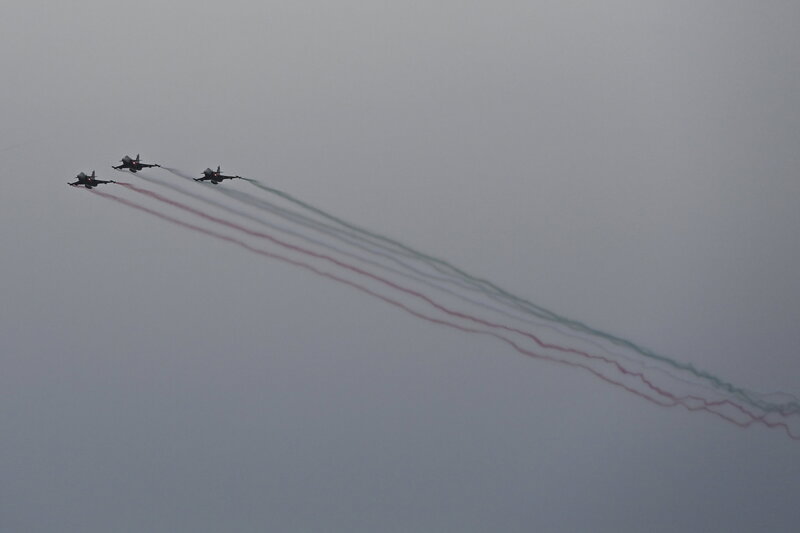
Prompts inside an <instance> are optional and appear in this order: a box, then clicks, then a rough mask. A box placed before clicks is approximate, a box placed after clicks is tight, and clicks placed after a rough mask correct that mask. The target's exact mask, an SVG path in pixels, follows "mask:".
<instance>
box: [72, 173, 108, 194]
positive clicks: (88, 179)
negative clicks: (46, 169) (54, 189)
mask: <svg viewBox="0 0 800 533" xmlns="http://www.w3.org/2000/svg"><path fill="white" fill-rule="evenodd" d="M75 179H77V180H78V181H75V182H72V183H70V184H69V185H72V186H73V187H78V186H80V185H83V186H84V187H86V188H87V189H91V188H92V187H97V186H98V185H100V184H101V183H116V182H115V181H113V180H110V181H106V180H99V179H97V177H95V173H94V170H92V175H91V176H87V175H86V173H85V172H81V173H80V174H78V175H77V176H75Z"/></svg>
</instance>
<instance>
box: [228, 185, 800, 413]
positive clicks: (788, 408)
mask: <svg viewBox="0 0 800 533" xmlns="http://www.w3.org/2000/svg"><path fill="white" fill-rule="evenodd" d="M242 179H244V180H245V181H247V182H249V183H251V184H252V185H254V186H255V187H258V188H260V189H262V190H264V191H267V192H269V193H271V194H274V195H276V196H279V197H281V198H283V199H285V200H287V201H289V202H292V203H294V204H295V205H298V206H300V207H303V208H304V209H307V210H309V211H311V212H313V213H316V214H318V215H320V216H323V217H325V218H327V219H328V220H331V221H333V222H335V223H337V224H340V225H342V226H344V227H347V228H349V229H352V230H354V231H358V232H360V233H362V234H364V235H368V236H370V237H373V238H376V239H379V240H381V241H384V242H387V243H390V244H392V245H394V246H397V247H398V248H400V249H402V250H404V251H406V252H408V253H410V254H412V255H413V256H415V257H417V258H419V259H420V260H423V261H425V262H428V263H429V264H432V265H433V266H436V265H438V266H440V267H443V268H445V269H446V270H448V271H450V272H452V273H454V274H456V275H458V276H460V277H461V278H462V279H464V280H466V281H468V282H470V283H472V284H474V285H475V286H476V287H479V286H482V287H486V288H489V289H491V290H492V291H493V292H494V293H496V294H498V295H500V296H503V297H504V298H507V299H509V300H511V301H513V302H516V303H517V304H520V305H522V306H523V307H524V308H525V309H527V310H529V312H532V313H535V314H536V315H537V316H540V317H542V318H545V319H549V320H554V321H557V322H559V323H562V324H564V325H566V326H568V327H570V328H573V329H575V330H577V331H580V332H583V333H587V334H590V335H594V336H597V337H601V338H604V339H606V340H608V341H609V342H612V343H613V344H616V345H618V346H622V347H625V348H628V349H631V350H633V351H635V352H637V353H639V354H641V355H643V356H645V357H647V358H651V359H654V360H656V361H658V362H661V363H664V364H667V365H668V366H671V367H673V368H675V369H678V370H682V371H687V372H690V373H691V374H693V375H694V376H696V377H698V378H700V379H704V380H706V381H708V382H709V383H710V384H711V385H712V386H714V387H715V388H717V389H720V390H724V391H726V392H728V393H729V394H733V395H734V396H736V397H737V398H739V399H740V400H742V401H744V402H746V403H748V404H750V405H752V406H754V407H757V408H759V409H761V410H764V411H768V412H777V413H780V414H782V415H791V414H798V413H800V403H799V402H798V400H797V398H796V397H794V396H793V395H789V396H791V397H792V398H793V401H790V402H786V403H783V404H775V403H771V402H767V401H765V400H764V399H763V397H761V396H762V395H760V394H759V393H757V392H755V391H750V390H747V389H745V388H743V387H739V386H736V385H734V384H732V383H730V382H728V381H726V380H723V379H722V378H719V377H717V376H714V375H713V374H711V373H709V372H707V371H704V370H700V369H697V368H696V367H695V366H694V365H692V364H691V363H683V362H680V361H677V360H675V359H671V358H669V357H666V356H664V355H660V354H657V353H655V352H653V351H651V350H649V349H647V348H644V347H642V346H639V345H638V344H636V343H635V342H633V341H631V340H628V339H624V338H622V337H619V336H617V335H614V334H611V333H606V332H603V331H600V330H597V329H594V328H592V327H590V326H588V325H586V324H584V323H582V322H579V321H577V320H573V319H570V318H567V317H564V316H561V315H559V314H557V313H555V312H553V311H550V310H548V309H545V308H543V307H541V306H538V305H536V304H534V303H532V302H530V301H528V300H526V299H524V298H521V297H518V296H516V295H514V294H512V293H510V292H507V291H506V290H504V289H502V288H500V287H498V286H497V285H495V284H494V283H492V282H491V281H489V280H486V279H482V278H478V277H475V276H472V275H471V274H469V273H467V272H465V271H463V270H461V269H459V268H458V267H456V266H454V265H452V264H450V263H448V262H447V261H444V260H442V259H439V258H436V257H433V256H430V255H428V254H425V253H422V252H419V251H417V250H414V249H412V248H410V247H409V246H406V245H405V244H403V243H401V242H398V241H395V240H393V239H391V238H389V237H385V236H383V235H380V234H377V233H374V232H371V231H369V230H366V229H364V228H361V227H359V226H356V225H354V224H351V223H349V222H347V221H345V220H343V219H341V218H338V217H336V216H334V215H331V214H329V213H327V212H325V211H323V210H322V209H319V208H317V207H314V206H312V205H310V204H307V203H305V202H303V201H301V200H299V199H297V198H295V197H293V196H291V195H290V194H288V193H285V192H283V191H280V190H278V189H275V188H272V187H268V186H266V185H264V184H262V183H260V182H259V181H257V180H254V179H249V178H242Z"/></svg>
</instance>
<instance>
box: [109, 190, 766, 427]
mask: <svg viewBox="0 0 800 533" xmlns="http://www.w3.org/2000/svg"><path fill="white" fill-rule="evenodd" d="M125 186H126V187H127V188H129V189H131V190H134V191H136V192H139V193H141V194H143V195H145V196H148V197H151V198H154V199H157V200H159V201H161V202H163V203H166V204H168V205H172V206H175V207H178V208H180V209H183V210H185V211H187V212H190V213H192V214H194V215H196V216H199V217H201V218H204V219H206V220H210V221H213V222H216V223H218V224H220V225H223V226H226V227H229V228H232V229H237V230H239V231H241V232H243V233H245V234H248V235H251V236H255V237H260V238H264V239H267V240H269V241H270V242H272V243H274V244H278V245H279V246H282V247H284V248H287V249H290V250H292V251H296V252H300V253H303V254H305V255H309V256H311V257H314V258H317V259H322V260H325V261H328V262H331V263H333V264H335V265H337V266H339V267H341V268H344V269H347V270H350V271H352V272H355V273H357V274H359V275H361V276H364V277H367V278H369V279H372V280H374V281H377V282H379V283H381V284H384V285H386V286H388V287H390V288H393V289H395V290H398V291H400V292H403V293H405V294H408V295H410V296H413V297H415V298H418V299H421V300H423V301H425V302H426V303H427V304H429V305H431V306H432V307H434V308H435V309H437V310H439V311H441V312H443V313H445V314H447V315H449V316H451V317H454V318H460V319H462V320H466V321H469V322H472V323H475V324H479V325H481V326H484V327H489V328H492V329H499V330H502V331H506V332H509V333H516V334H518V335H521V336H523V337H526V338H528V339H530V340H532V341H533V342H535V343H536V344H537V345H538V346H540V347H541V348H545V349H550V350H553V351H558V352H561V353H567V354H573V355H579V356H581V357H584V358H587V359H590V360H595V361H600V362H603V363H605V364H607V365H610V366H612V367H614V368H615V369H616V370H617V371H618V372H619V373H621V374H623V375H624V376H629V377H631V378H635V379H636V380H638V381H639V382H641V383H642V384H644V385H645V386H646V387H648V388H649V389H650V390H652V391H654V392H656V393H658V394H660V395H662V396H664V397H665V398H669V399H670V400H671V401H673V402H678V403H681V404H682V405H684V406H685V407H687V408H688V405H687V404H686V403H685V400H695V401H697V402H700V403H701V404H702V406H704V407H698V408H705V409H706V410H708V411H709V412H713V413H715V414H717V415H718V416H723V418H726V419H727V418H728V417H725V416H724V415H722V414H721V413H719V412H717V411H713V410H711V409H709V407H710V406H729V407H731V408H733V409H735V410H737V411H739V412H740V413H742V414H743V415H745V416H747V417H748V418H749V419H751V420H759V421H761V422H764V423H766V421H765V420H764V416H758V415H755V414H754V413H752V412H750V411H748V410H746V409H745V408H743V407H742V406H740V405H738V404H736V403H734V402H732V401H730V400H727V399H725V400H719V401H712V402H709V401H708V400H706V399H704V398H700V397H698V396H695V395H687V396H684V397H681V398H678V397H677V396H675V395H673V394H672V393H669V392H668V391H667V390H665V389H664V388H662V387H659V386H657V385H656V384H655V383H654V382H653V381H651V380H650V379H648V378H647V377H646V376H645V375H644V374H642V373H641V372H634V371H631V370H628V369H626V368H625V367H623V366H622V365H621V364H620V363H619V362H617V361H614V360H612V359H609V358H607V357H604V356H598V355H593V354H589V353H587V352H584V351H581V350H576V349H573V348H565V347H562V346H559V345H556V344H552V343H546V342H544V341H542V340H541V339H540V338H539V337H537V336H536V335H533V334H531V333H529V332H526V331H523V330H520V329H518V328H513V327H508V326H505V325H502V324H497V323H494V322H491V321H488V320H484V319H480V318H477V317H473V316H471V315H468V314H466V313H462V312H458V311H454V310H452V309H449V308H447V307H445V306H443V305H441V304H439V303H437V302H436V301H434V300H433V299H431V298H429V297H427V296H425V295H424V294H422V293H420V292H418V291H414V290H411V289H408V288H405V287H402V286H400V285H398V284H396V283H394V282H392V281H389V280H386V279H384V278H381V277H379V276H376V275H374V274H372V273H370V272H367V271H365V270H363V269H360V268H358V267H354V266H352V265H348V264H346V263H343V262H341V261H339V260H337V259H335V258H332V257H330V256H326V255H324V254H319V253H316V252H313V251H310V250H306V249H303V248H301V247H298V246H295V245H292V244H290V243H286V242H283V241H281V240H279V239H276V238H275V237H272V236H271V235H267V234H265V233H260V232H256V231H253V230H250V229H248V228H245V227H243V226H240V225H238V224H235V223H232V222H229V221H226V220H223V219H220V218H218V217H214V216H211V215H208V214H206V213H203V212H202V211H199V210H197V209H194V208H192V207H189V206H186V205H184V204H182V203H180V202H177V201H175V200H171V199H168V198H165V197H163V196H161V195H159V194H157V193H154V192H152V191H148V190H146V189H141V188H139V187H136V186H134V185H131V184H125Z"/></svg>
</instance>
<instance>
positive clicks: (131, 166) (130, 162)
mask: <svg viewBox="0 0 800 533" xmlns="http://www.w3.org/2000/svg"><path fill="white" fill-rule="evenodd" d="M120 163H122V164H121V165H117V166H115V167H114V166H112V167H111V168H113V169H114V170H122V169H125V168H127V169H128V170H130V171H131V172H134V173H136V172H138V171H140V170H142V169H143V168H151V167H160V166H161V165H159V164H156V163H152V164H150V163H142V162H141V161H139V154H136V159H133V158H132V157H131V156H129V155H126V156H125V157H123V158H122V159H120Z"/></svg>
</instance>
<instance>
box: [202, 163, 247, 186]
mask: <svg viewBox="0 0 800 533" xmlns="http://www.w3.org/2000/svg"><path fill="white" fill-rule="evenodd" d="M233 179H241V176H225V175H223V174H221V173H220V170H219V165H217V170H216V171H214V170H211V169H210V168H207V169H205V170H204V171H203V177H202V178H195V179H194V181H210V182H211V183H213V184H214V185H217V184H218V183H219V182H221V181H222V180H233Z"/></svg>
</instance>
